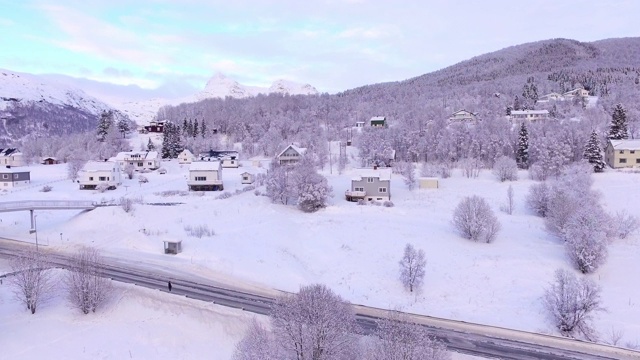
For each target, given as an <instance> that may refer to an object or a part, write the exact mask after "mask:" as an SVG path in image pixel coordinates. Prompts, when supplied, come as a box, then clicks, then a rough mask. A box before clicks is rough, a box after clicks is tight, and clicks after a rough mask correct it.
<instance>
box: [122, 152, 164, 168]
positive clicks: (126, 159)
mask: <svg viewBox="0 0 640 360" xmlns="http://www.w3.org/2000/svg"><path fill="white" fill-rule="evenodd" d="M115 161H116V162H117V163H118V165H120V170H122V171H124V169H125V167H127V166H128V165H130V166H133V167H134V168H135V169H136V171H140V170H155V169H157V168H159V167H160V164H161V159H160V156H159V154H158V152H157V151H123V152H120V153H118V155H116V157H115Z"/></svg>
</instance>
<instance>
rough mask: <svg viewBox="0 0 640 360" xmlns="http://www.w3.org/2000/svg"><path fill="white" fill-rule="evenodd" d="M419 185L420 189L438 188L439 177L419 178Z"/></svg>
mask: <svg viewBox="0 0 640 360" xmlns="http://www.w3.org/2000/svg"><path fill="white" fill-rule="evenodd" d="M418 185H419V187H420V189H437V188H438V178H426V177H423V178H419V179H418Z"/></svg>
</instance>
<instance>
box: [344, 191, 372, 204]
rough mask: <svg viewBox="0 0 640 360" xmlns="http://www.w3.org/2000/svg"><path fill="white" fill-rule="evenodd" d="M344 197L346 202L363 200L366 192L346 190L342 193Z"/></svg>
mask: <svg viewBox="0 0 640 360" xmlns="http://www.w3.org/2000/svg"><path fill="white" fill-rule="evenodd" d="M344 196H345V198H346V199H347V201H358V200H361V199H364V197H365V196H367V192H366V191H352V190H347V191H345V192H344Z"/></svg>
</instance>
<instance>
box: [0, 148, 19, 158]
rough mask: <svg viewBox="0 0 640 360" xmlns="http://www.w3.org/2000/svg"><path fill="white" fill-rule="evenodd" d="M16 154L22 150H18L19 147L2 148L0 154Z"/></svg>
mask: <svg viewBox="0 0 640 360" xmlns="http://www.w3.org/2000/svg"><path fill="white" fill-rule="evenodd" d="M16 154H20V151H18V149H16V148H6V149H0V156H10V155H16Z"/></svg>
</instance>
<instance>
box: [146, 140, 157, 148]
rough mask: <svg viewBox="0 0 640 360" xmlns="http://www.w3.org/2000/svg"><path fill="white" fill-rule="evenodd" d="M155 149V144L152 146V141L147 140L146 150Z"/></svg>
mask: <svg viewBox="0 0 640 360" xmlns="http://www.w3.org/2000/svg"><path fill="white" fill-rule="evenodd" d="M155 149H156V144H154V143H153V141H151V138H149V142H148V143H147V150H149V151H153V150H155Z"/></svg>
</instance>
